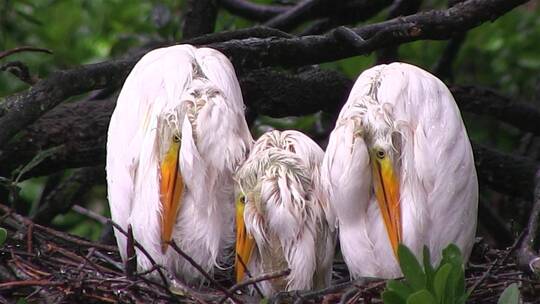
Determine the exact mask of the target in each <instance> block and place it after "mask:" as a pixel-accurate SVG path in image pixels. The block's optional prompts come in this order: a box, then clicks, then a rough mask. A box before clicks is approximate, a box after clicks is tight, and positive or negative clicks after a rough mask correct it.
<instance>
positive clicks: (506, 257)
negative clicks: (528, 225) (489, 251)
mask: <svg viewBox="0 0 540 304" xmlns="http://www.w3.org/2000/svg"><path fill="white" fill-rule="evenodd" d="M524 235H525V233H524V232H522V233H521V234H520V236H519V237H518V238H517V239H516V240H515V241H514V244H512V246H511V247H510V248H508V250H507V251H506V253H505V254H504V256H503V258H502V259H496V260H495V261H493V263H491V265H490V266H489V268H488V269H487V270H486V271H485V272H484V273H483V274H482V276H481V277H480V278H479V279H478V280H476V282H474V284H473V286H471V288H469V290H468V291H467V293H468V294H469V295H471V294H472V293H473V292H474V290H475V289H476V288H477V287H478V286H480V284H482V282H483V281H484V280H485V279H486V278H487V277H488V276H489V275H490V273H491V271H492V270H493V268H494V267H495V266H498V265H502V264H504V263H505V262H506V260H507V259H508V258H509V257H510V255H511V254H512V253H513V252H514V250H516V248H517V246H518V245H519V244H520V243H521V241H522V239H523V237H524Z"/></svg>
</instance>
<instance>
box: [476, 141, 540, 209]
mask: <svg viewBox="0 0 540 304" xmlns="http://www.w3.org/2000/svg"><path fill="white" fill-rule="evenodd" d="M473 151H474V162H475V165H476V170H477V174H478V180H479V181H480V183H481V184H484V185H486V186H488V187H490V188H491V189H494V190H496V191H497V192H500V193H505V194H508V195H512V196H516V197H522V198H525V199H527V200H531V199H532V197H533V193H532V192H533V191H532V189H534V177H535V174H536V171H538V169H540V166H539V164H538V163H536V162H535V161H533V160H531V159H529V158H526V157H520V156H517V155H509V154H504V153H501V152H498V151H497V150H494V149H491V148H488V147H486V146H484V145H480V144H474V143H473Z"/></svg>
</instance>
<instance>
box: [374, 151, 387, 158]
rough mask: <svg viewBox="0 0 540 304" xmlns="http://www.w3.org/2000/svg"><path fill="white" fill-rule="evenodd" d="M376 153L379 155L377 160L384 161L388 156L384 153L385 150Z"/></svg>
mask: <svg viewBox="0 0 540 304" xmlns="http://www.w3.org/2000/svg"><path fill="white" fill-rule="evenodd" d="M375 153H377V158H378V159H383V158H384V157H385V156H386V153H384V151H383V150H377V152H375Z"/></svg>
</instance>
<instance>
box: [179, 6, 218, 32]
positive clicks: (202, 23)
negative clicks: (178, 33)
mask: <svg viewBox="0 0 540 304" xmlns="http://www.w3.org/2000/svg"><path fill="white" fill-rule="evenodd" d="M186 7H187V8H186V14H185V16H184V28H183V31H182V37H183V38H184V39H189V38H193V37H198V36H201V35H204V34H208V33H212V32H213V31H214V27H215V25H216V17H217V3H216V0H188V1H187V3H186Z"/></svg>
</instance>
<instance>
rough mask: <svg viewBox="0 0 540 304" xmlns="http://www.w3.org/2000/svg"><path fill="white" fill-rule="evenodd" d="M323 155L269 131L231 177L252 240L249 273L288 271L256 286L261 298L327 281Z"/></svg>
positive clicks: (307, 142) (331, 238)
mask: <svg viewBox="0 0 540 304" xmlns="http://www.w3.org/2000/svg"><path fill="white" fill-rule="evenodd" d="M323 155H324V152H323V151H322V149H321V148H320V147H319V146H318V145H317V144H316V143H315V142H314V141H313V140H311V139H310V138H309V137H307V136H305V135H304V134H302V133H300V132H298V131H283V132H280V131H271V132H268V133H266V134H264V135H263V136H261V137H260V138H259V139H258V140H257V142H256V143H255V145H254V146H253V149H252V151H251V153H250V156H249V157H248V159H247V160H246V162H245V163H244V164H243V165H242V166H241V167H240V169H239V170H238V172H237V174H236V180H237V181H238V186H239V189H240V195H243V196H244V197H245V208H244V210H245V211H244V214H243V218H244V222H245V228H246V230H247V232H248V233H249V234H250V235H251V236H252V237H253V238H254V240H255V248H254V250H253V253H252V255H251V259H250V260H249V263H248V264H247V266H248V270H249V271H250V272H251V273H252V275H253V276H257V275H260V274H262V273H268V272H272V271H279V270H284V269H287V268H289V269H291V273H290V275H288V276H287V277H285V278H284V279H278V280H273V281H266V282H261V284H260V287H261V289H262V290H263V293H265V294H266V295H270V294H272V293H274V292H277V291H283V290H308V289H312V288H322V287H324V286H327V285H328V284H329V283H330V279H331V272H332V260H333V256H334V246H335V234H334V229H333V227H332V226H330V225H329V224H328V222H329V220H331V218H330V219H327V217H331V214H328V213H327V212H326V211H327V210H328V208H329V206H328V202H327V198H326V196H325V195H324V192H323V191H321V189H322V188H321V186H320V182H319V178H320V173H319V169H320V164H321V162H322V159H323Z"/></svg>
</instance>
